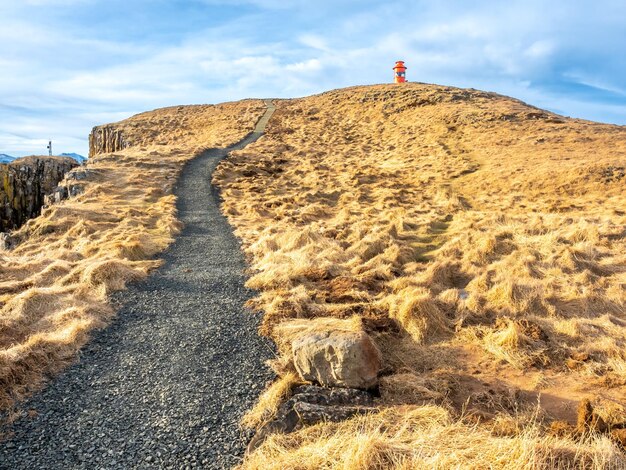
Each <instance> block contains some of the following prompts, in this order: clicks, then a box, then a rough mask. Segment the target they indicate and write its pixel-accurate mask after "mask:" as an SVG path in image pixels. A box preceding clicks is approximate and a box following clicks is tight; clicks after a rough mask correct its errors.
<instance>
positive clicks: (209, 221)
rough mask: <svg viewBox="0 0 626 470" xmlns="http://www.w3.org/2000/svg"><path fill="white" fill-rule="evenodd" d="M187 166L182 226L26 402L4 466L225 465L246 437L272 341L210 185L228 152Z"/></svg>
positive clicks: (0, 461) (1, 453)
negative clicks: (262, 329)
mask: <svg viewBox="0 0 626 470" xmlns="http://www.w3.org/2000/svg"><path fill="white" fill-rule="evenodd" d="M266 103H267V104H268V110H267V112H266V114H265V115H264V117H263V118H262V119H261V120H260V121H259V124H258V125H257V128H256V129H255V132H254V133H252V134H251V135H250V136H248V137H247V138H245V139H244V140H242V141H241V142H239V143H238V144H236V145H234V146H232V147H230V148H228V149H214V150H209V151H207V152H205V153H204V154H202V155H201V156H199V157H198V158H196V159H194V160H193V161H191V162H190V163H188V164H187V166H186V167H185V169H184V171H183V173H182V176H181V179H180V182H179V185H178V187H177V189H176V194H177V196H178V198H179V200H178V208H179V217H180V219H181V220H182V221H183V222H184V223H185V229H184V231H183V232H182V234H181V235H180V236H179V237H178V239H177V240H176V242H175V243H174V244H173V245H172V246H171V247H170V249H169V250H168V251H167V252H166V253H165V255H164V259H165V264H164V266H163V267H162V268H161V269H159V270H158V271H157V272H155V273H154V274H153V275H152V276H150V278H148V280H147V281H145V282H142V283H138V284H135V285H132V286H130V288H129V289H128V290H127V291H124V292H121V293H119V294H118V295H116V297H115V299H114V301H115V302H117V303H119V305H120V307H119V313H118V316H117V318H116V320H114V322H113V323H112V324H111V325H110V326H109V327H108V328H106V329H104V330H102V331H100V332H99V333H98V334H96V335H95V337H94V338H93V340H92V342H91V343H89V344H88V345H87V346H86V347H85V348H84V350H83V351H82V353H81V359H80V361H79V362H78V363H77V364H75V365H74V366H72V367H70V368H69V369H68V370H66V371H65V373H64V374H62V375H61V376H60V377H58V378H57V379H56V380H55V381H54V382H53V383H51V384H50V385H49V386H48V387H47V388H46V389H45V390H43V391H42V392H41V393H40V394H38V395H37V396H36V397H34V398H33V399H32V400H30V401H29V402H28V403H26V404H25V409H28V410H31V411H30V412H29V417H25V418H22V419H21V420H19V421H18V422H17V423H15V425H14V426H13V429H12V431H13V432H14V433H15V434H14V435H13V437H12V438H11V439H10V440H8V441H5V442H2V443H0V468H2V469H22V468H24V469H26V468H28V469H33V468H46V469H54V468H63V469H67V468H90V469H92V468H176V469H179V468H228V467H231V466H232V465H234V464H236V463H237V462H239V461H240V458H241V456H242V454H243V450H244V447H245V444H246V436H242V435H241V434H240V430H239V427H238V422H239V419H240V418H241V416H242V415H243V413H244V412H245V411H246V410H247V409H249V408H250V407H251V406H252V404H253V402H254V401H255V400H256V398H257V396H258V394H259V393H260V391H261V390H262V388H263V384H264V383H265V382H266V381H268V380H269V379H270V378H271V373H270V371H269V370H268V369H267V367H266V366H265V365H264V361H265V360H266V359H268V358H270V357H271V356H272V354H273V353H272V346H271V345H270V344H269V343H267V342H266V341H265V340H264V339H262V338H261V337H259V336H258V335H257V326H258V321H259V319H258V317H256V316H254V315H252V314H250V313H249V312H247V311H246V310H245V309H244V307H243V304H244V302H245V301H246V300H247V299H248V298H249V297H250V292H249V291H248V290H247V289H246V288H245V287H244V282H245V278H244V275H243V270H244V268H245V263H244V258H243V256H242V254H241V251H240V248H239V243H238V241H237V240H236V238H235V237H234V236H233V233H232V229H231V227H230V226H229V225H228V223H227V221H226V219H225V218H224V217H223V216H222V214H221V213H220V210H219V196H218V194H217V192H216V191H215V190H214V188H212V187H211V183H210V181H211V174H212V172H213V170H214V168H215V167H216V166H217V164H218V163H219V161H220V159H222V158H223V157H224V156H225V155H226V154H227V153H228V152H229V151H231V150H235V149H241V148H243V147H245V146H246V145H248V144H250V143H252V142H254V141H255V140H257V139H258V138H259V137H260V136H261V134H262V132H263V130H264V128H265V125H266V124H267V122H268V120H269V118H270V117H271V114H272V112H273V110H274V107H273V105H272V104H271V102H269V101H268V102H266Z"/></svg>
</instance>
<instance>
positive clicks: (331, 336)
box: [292, 329, 382, 389]
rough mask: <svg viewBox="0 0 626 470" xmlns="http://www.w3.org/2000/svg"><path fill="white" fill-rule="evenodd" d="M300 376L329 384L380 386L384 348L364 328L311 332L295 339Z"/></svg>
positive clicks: (293, 347) (322, 383) (294, 357)
mask: <svg viewBox="0 0 626 470" xmlns="http://www.w3.org/2000/svg"><path fill="white" fill-rule="evenodd" d="M292 353H293V362H294V365H295V366H296V370H297V371H298V373H299V374H300V377H302V379H304V380H308V381H311V382H317V383H319V384H320V385H324V386H327V387H347V388H360V389H368V388H372V387H374V386H376V384H377V382H378V372H379V371H380V368H381V365H382V358H381V354H380V351H379V350H378V348H377V347H376V345H375V344H374V342H373V341H372V339H371V338H370V337H369V336H368V335H367V333H365V332H364V331H362V330H361V331H345V330H343V331H342V330H332V329H331V330H325V331H310V332H307V333H304V334H302V335H300V336H297V337H296V338H294V340H293V341H292Z"/></svg>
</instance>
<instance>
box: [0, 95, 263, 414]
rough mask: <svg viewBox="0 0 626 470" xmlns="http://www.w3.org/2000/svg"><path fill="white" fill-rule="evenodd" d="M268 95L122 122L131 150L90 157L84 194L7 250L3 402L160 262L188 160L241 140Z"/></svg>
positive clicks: (79, 340) (1, 335)
mask: <svg viewBox="0 0 626 470" xmlns="http://www.w3.org/2000/svg"><path fill="white" fill-rule="evenodd" d="M263 110H264V106H263V103H262V102H261V101H252V100H250V101H242V102H238V103H228V104H223V105H218V106H184V107H183V106H181V107H177V108H166V109H161V110H156V111H153V112H149V113H143V114H140V115H137V116H134V117H132V118H130V119H128V120H126V121H122V122H120V123H117V124H116V125H115V126H116V128H118V129H121V130H122V131H123V133H124V136H125V138H126V140H127V141H129V142H130V143H131V144H132V145H131V147H130V148H128V149H125V150H124V151H121V152H118V153H115V154H103V155H98V156H96V157H94V158H92V159H91V160H90V161H89V163H88V164H87V168H88V169H89V170H91V171H92V177H91V178H90V180H89V181H88V182H87V183H86V190H85V193H84V194H82V195H80V196H78V197H75V198H72V199H70V200H68V201H66V202H63V203H61V204H58V205H54V206H52V207H50V208H48V209H45V210H44V211H43V213H42V215H41V216H40V217H38V218H36V219H33V220H31V221H29V222H28V223H27V224H26V225H25V226H24V227H22V228H21V229H20V230H19V231H17V232H15V233H14V234H13V236H14V238H15V239H17V240H20V241H21V243H20V244H19V246H17V247H16V248H15V249H14V250H12V251H9V252H0V409H6V408H7V407H8V406H10V405H11V404H12V403H14V401H15V400H16V399H20V398H22V397H23V396H24V395H26V394H28V393H30V392H32V391H33V390H34V389H35V388H36V387H38V386H40V384H41V383H42V381H43V380H44V379H45V377H46V376H48V375H49V374H52V373H55V372H57V371H59V370H60V369H61V368H62V367H63V366H65V365H66V364H67V363H68V362H69V361H71V360H72V359H73V358H74V357H75V354H76V352H77V351H78V349H79V348H80V347H81V345H83V344H84V343H85V341H87V339H88V334H89V332H90V331H91V330H92V329H94V328H97V327H101V326H103V325H105V324H106V322H107V321H108V320H109V318H110V317H111V316H112V314H113V311H112V309H111V308H110V307H109V305H107V296H108V294H109V293H110V292H112V291H114V290H118V289H122V288H124V285H125V283H126V282H128V281H130V280H135V279H140V278H142V277H144V276H145V275H146V274H147V273H148V271H149V270H150V269H152V268H154V267H156V266H158V265H159V261H158V260H157V259H155V258H154V255H155V254H157V253H159V252H160V251H162V250H163V249H165V248H166V247H167V245H168V244H169V243H170V242H171V241H172V237H173V236H174V235H175V234H176V233H177V232H178V231H179V229H180V226H179V223H178V222H177V220H176V209H175V197H174V196H173V195H172V188H173V184H174V183H175V181H176V179H177V176H178V173H179V171H180V169H181V168H182V165H183V164H184V162H185V161H187V160H189V159H190V158H192V157H193V156H194V155H196V154H198V153H199V152H201V151H202V150H203V149H206V148H209V147H221V146H226V145H229V144H232V143H235V142H237V141H238V140H240V139H241V138H243V137H244V136H245V135H246V134H248V133H249V132H250V131H251V130H252V129H253V128H254V125H255V123H256V121H257V120H258V118H259V117H260V116H261V114H262V113H263Z"/></svg>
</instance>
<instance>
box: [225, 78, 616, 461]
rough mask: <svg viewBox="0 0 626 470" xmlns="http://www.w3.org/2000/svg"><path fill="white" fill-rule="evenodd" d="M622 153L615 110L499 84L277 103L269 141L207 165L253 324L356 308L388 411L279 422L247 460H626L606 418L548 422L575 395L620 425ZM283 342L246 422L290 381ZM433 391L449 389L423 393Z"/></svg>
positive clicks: (566, 412)
mask: <svg viewBox="0 0 626 470" xmlns="http://www.w3.org/2000/svg"><path fill="white" fill-rule="evenodd" d="M625 167H626V127H624V126H614V125H606V124H598V123H593V122H589V121H583V120H578V119H569V118H565V117H563V116H559V115H556V114H553V113H550V112H546V111H543V110H540V109H537V108H533V107H531V106H528V105H526V104H524V103H522V102H520V101H518V100H515V99H511V98H507V97H503V96H499V95H497V94H493V93H485V92H481V91H476V90H463V89H456V88H450V87H441V86H434V85H423V84H406V85H400V86H398V85H381V86H372V87H356V88H349V89H343V90H336V91H332V92H328V93H324V94H321V95H317V96H313V97H309V98H303V99H296V100H288V101H279V102H277V112H276V114H275V115H274V118H273V119H272V121H271V123H270V126H269V128H268V131H267V135H266V137H265V138H264V139H262V140H260V141H259V142H257V143H256V144H254V145H252V146H249V147H247V148H246V149H244V150H242V151H239V152H235V153H233V154H232V155H231V156H230V157H229V159H228V160H226V161H225V162H223V163H222V164H221V165H220V167H218V169H217V171H216V173H215V176H214V182H215V183H216V184H217V185H218V186H219V187H220V188H221V190H222V194H223V197H224V205H223V208H224V212H225V213H226V214H227V216H228V217H229V220H230V221H231V223H232V224H233V225H234V226H235V227H236V233H237V235H238V236H239V237H241V239H242V240H243V243H244V249H245V251H246V253H247V255H248V257H249V260H250V263H251V274H252V277H251V278H250V280H249V282H248V285H249V286H250V287H252V288H254V289H258V290H259V291H260V293H259V295H258V297H257V298H256V299H255V300H254V301H253V302H252V305H253V306H254V307H255V308H257V309H260V310H262V311H264V312H265V320H264V324H263V327H262V333H263V334H266V335H269V336H270V337H272V338H273V339H274V340H275V341H276V342H277V343H278V344H279V345H281V343H284V340H283V339H282V338H281V337H280V331H281V329H280V328H275V327H276V326H277V325H279V324H280V323H281V322H284V321H287V320H290V319H293V318H305V319H306V318H315V317H340V318H350V317H353V316H357V317H360V318H362V321H363V325H364V327H365V328H366V330H368V331H369V332H370V334H371V335H372V336H373V337H374V338H375V340H376V342H377V343H378V345H379V347H380V349H381V351H382V352H383V356H384V361H385V379H384V380H382V381H381V385H380V394H381V399H380V400H379V405H380V407H381V408H380V409H381V411H380V413H378V414H373V415H368V416H365V417H363V416H361V417H357V418H354V419H353V420H350V421H347V422H345V423H341V424H336V423H328V424H325V425H324V424H321V425H317V426H313V427H309V428H305V429H303V430H301V431H298V432H296V433H294V434H291V435H287V436H280V435H277V436H274V437H273V438H271V439H269V440H268V441H266V442H265V444H263V445H262V446H261V447H259V448H258V449H257V450H256V451H255V452H254V453H253V454H252V455H250V456H249V458H248V460H247V461H246V462H245V463H244V465H243V466H244V467H246V468H335V467H341V468H390V467H393V468H450V467H454V466H461V467H463V468H469V467H471V468H483V467H486V466H489V468H569V467H573V466H575V465H576V467H577V468H623V467H624V466H626V457H625V456H624V454H622V453H621V451H620V450H619V449H618V447H617V445H616V444H613V443H612V441H611V440H610V437H609V435H608V434H602V435H592V436H591V437H589V436H587V435H584V437H581V436H580V435H578V434H576V435H568V436H558V437H555V436H554V435H553V434H550V432H549V423H550V422H552V421H554V420H557V419H558V420H563V421H564V422H568V423H570V425H573V424H574V423H575V422H576V410H577V406H578V402H579V401H580V400H583V399H590V400H591V401H592V402H593V405H594V410H595V412H596V413H597V414H598V415H599V416H601V418H602V419H603V420H604V422H606V423H607V425H608V426H609V427H610V426H614V427H619V426H621V425H622V424H624V423H625V422H626V400H625V399H624V397H625V396H626V352H625V351H626V348H625V346H626V328H624V327H625V326H626V311H625V301H626V291H625V289H624V287H625V286H626V263H625V261H626V242H625V234H626V211H625V209H624V208H625V207H626V193H625V191H624V189H625V185H626V178H625V177H624V173H625V171H624V168H625ZM281 350H282V351H283V355H282V356H281V357H280V358H279V359H277V360H276V361H275V364H274V365H275V369H276V371H277V373H278V374H279V375H280V376H281V379H279V381H278V382H277V383H276V384H275V385H274V386H273V387H272V388H270V390H268V392H267V393H266V396H265V397H263V398H262V399H261V401H260V404H259V406H258V407H257V409H255V410H253V411H252V412H251V413H250V414H249V416H248V418H247V420H246V422H247V424H249V425H253V426H258V425H260V424H262V423H263V422H264V421H265V420H267V419H268V417H270V416H271V415H272V413H273V412H275V410H276V407H277V406H278V404H279V403H280V401H281V400H282V399H283V397H286V396H289V390H290V387H291V385H290V384H291V383H292V382H295V381H296V379H295V376H294V374H293V365H292V364H291V358H290V357H289V354H288V351H289V349H288V348H284V347H283V348H281ZM425 388H426V389H427V390H430V391H432V392H433V394H432V396H445V399H443V400H439V401H432V402H431V403H430V405H429V407H424V406H423V405H424V402H423V400H421V399H419V397H421V396H423V395H424V389H425ZM412 390H413V391H412ZM268 462H272V463H271V465H269V467H268ZM611 466H612V467H611Z"/></svg>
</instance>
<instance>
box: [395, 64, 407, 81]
mask: <svg viewBox="0 0 626 470" xmlns="http://www.w3.org/2000/svg"><path fill="white" fill-rule="evenodd" d="M393 71H394V74H393V81H394V82H396V83H404V82H406V67H405V66H404V61H403V60H398V61H397V62H396V65H395V66H394V68H393Z"/></svg>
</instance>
